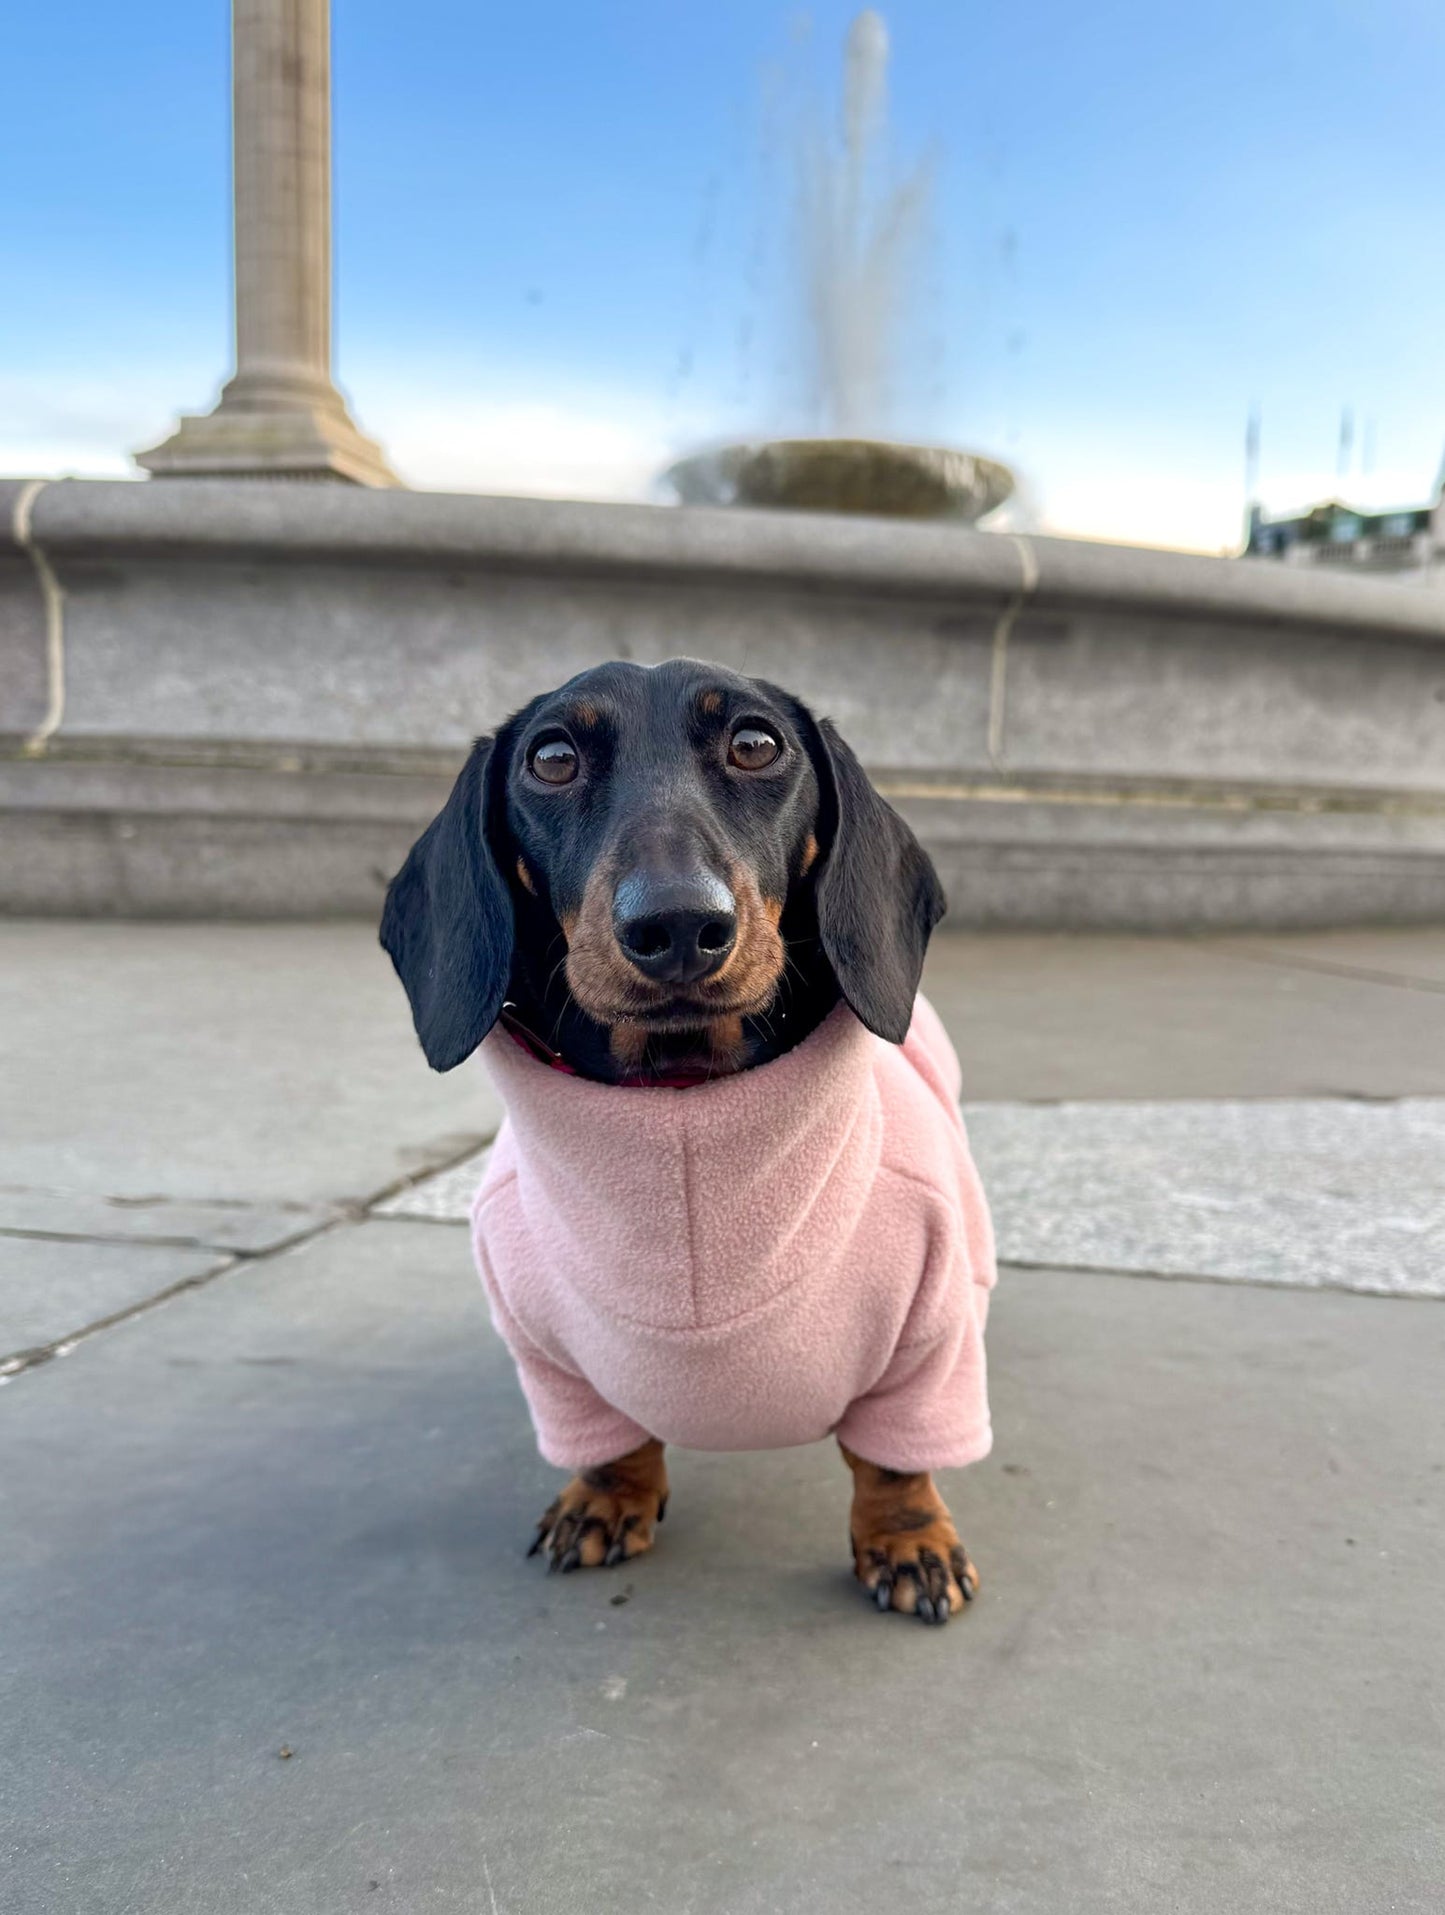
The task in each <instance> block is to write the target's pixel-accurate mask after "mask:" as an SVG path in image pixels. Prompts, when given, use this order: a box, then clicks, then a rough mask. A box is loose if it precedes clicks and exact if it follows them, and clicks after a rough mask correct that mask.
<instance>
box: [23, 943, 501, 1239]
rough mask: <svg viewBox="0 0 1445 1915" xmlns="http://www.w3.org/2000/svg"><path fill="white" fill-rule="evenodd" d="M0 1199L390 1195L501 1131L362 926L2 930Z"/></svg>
mask: <svg viewBox="0 0 1445 1915" xmlns="http://www.w3.org/2000/svg"><path fill="white" fill-rule="evenodd" d="M0 1031H3V1032H4V1034H5V1035H4V1062H3V1072H4V1095H3V1096H0V1182H3V1183H4V1184H6V1185H8V1186H11V1187H17V1186H18V1187H24V1188H33V1189H36V1190H53V1189H56V1188H60V1189H64V1190H67V1191H71V1192H74V1193H77V1194H88V1195H91V1196H96V1197H147V1198H154V1197H168V1198H186V1199H191V1200H196V1201H200V1202H211V1201H214V1200H216V1199H219V1198H228V1199H239V1200H242V1201H246V1202H251V1203H302V1204H312V1203H328V1202H339V1201H347V1200H358V1199H361V1198H365V1197H370V1196H374V1195H376V1194H377V1193H378V1192H379V1191H380V1190H382V1189H384V1188H385V1187H386V1186H387V1185H389V1184H391V1183H394V1182H395V1181H396V1180H397V1179H398V1178H400V1177H404V1176H408V1175H410V1174H412V1173H414V1172H415V1171H417V1170H420V1169H430V1168H434V1167H435V1166H436V1165H437V1164H439V1163H444V1162H446V1161H448V1160H449V1159H451V1158H454V1157H457V1156H459V1155H460V1154H461V1152H462V1151H463V1150H464V1149H465V1148H466V1147H467V1145H468V1143H476V1142H479V1141H481V1140H483V1139H484V1138H486V1137H487V1136H488V1135H490V1133H491V1131H492V1130H493V1129H494V1128H495V1126H496V1122H497V1106H496V1103H495V1100H494V1098H493V1096H492V1093H491V1088H490V1086H489V1084H488V1083H487V1080H486V1077H485V1075H484V1074H483V1073H482V1072H481V1071H480V1070H475V1069H473V1070H461V1071H456V1072H453V1073H451V1074H450V1075H449V1076H444V1077H439V1076H437V1075H436V1074H435V1073H434V1072H432V1071H430V1070H428V1068H427V1066H426V1063H425V1060H424V1059H423V1057H422V1054H421V1052H420V1050H419V1049H418V1047H417V1043H416V1039H415V1037H414V1036H413V1034H412V1030H411V1022H410V1018H409V1016H408V1013H407V1008H406V1000H405V998H404V997H403V995H402V992H401V987H400V986H399V985H398V984H397V982H396V979H395V977H394V976H393V975H392V971H391V966H390V964H389V963H388V961H387V959H386V957H385V955H384V954H383V952H382V951H381V949H380V948H379V946H378V945H377V943H376V936H375V932H374V930H373V929H372V928H371V927H369V926H366V925H358V924H316V925H308V924H299V925H298V924H285V925H280V924H275V925H270V924H251V925H247V924H193V923H187V924H153V923H151V924H123V923H75V922H69V921H66V922H54V923H45V922H39V921H36V922H25V921H9V922H5V921H0Z"/></svg>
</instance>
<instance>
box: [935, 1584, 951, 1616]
mask: <svg viewBox="0 0 1445 1915" xmlns="http://www.w3.org/2000/svg"><path fill="white" fill-rule="evenodd" d="M952 1614H953V1604H952V1603H951V1602H950V1601H949V1599H948V1594H947V1592H946V1591H945V1593H944V1594H943V1595H941V1596H940V1597H939V1599H938V1601H937V1602H936V1603H935V1604H934V1605H933V1620H934V1621H935V1622H947V1621H948V1619H949V1617H950V1616H951V1615H952Z"/></svg>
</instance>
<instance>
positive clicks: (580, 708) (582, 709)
mask: <svg viewBox="0 0 1445 1915" xmlns="http://www.w3.org/2000/svg"><path fill="white" fill-rule="evenodd" d="M572 722H573V724H574V725H576V726H578V727H579V729H580V730H582V731H590V730H591V729H592V727H593V726H594V725H595V724H597V723H598V722H599V718H598V711H597V707H596V706H595V705H587V704H583V705H574V706H573V707H572Z"/></svg>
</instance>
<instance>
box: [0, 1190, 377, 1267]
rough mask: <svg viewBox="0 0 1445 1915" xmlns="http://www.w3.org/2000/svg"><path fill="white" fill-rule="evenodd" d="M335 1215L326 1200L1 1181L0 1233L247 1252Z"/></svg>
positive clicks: (266, 1247)
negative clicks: (197, 1196) (21, 1186)
mask: <svg viewBox="0 0 1445 1915" xmlns="http://www.w3.org/2000/svg"><path fill="white" fill-rule="evenodd" d="M342 1214H343V1213H342V1212H341V1211H340V1210H338V1209H337V1208H336V1207H335V1206H334V1205H329V1204H286V1205H282V1204H247V1203H238V1202H234V1201H233V1202H231V1203H226V1204H196V1203H174V1202H172V1201H170V1200H169V1199H168V1198H164V1197H154V1198H146V1197H139V1198H137V1197H94V1196H89V1195H76V1194H74V1193H72V1192H68V1191H59V1190H18V1189H15V1188H12V1187H7V1186H3V1185H0V1237H4V1236H13V1235H16V1234H19V1235H22V1236H38V1237H62V1238H63V1237H74V1238H90V1239H92V1240H94V1241H97V1242H104V1243H163V1244H164V1243H169V1244H198V1245H203V1246H205V1247H206V1248H208V1249H211V1250H238V1251H244V1252H245V1253H246V1254H247V1255H254V1254H255V1253H256V1252H257V1251H260V1250H275V1249H277V1248H279V1246H280V1245H281V1244H283V1243H290V1242H291V1241H292V1239H293V1238H296V1237H302V1236H305V1235H306V1234H307V1233H308V1232H310V1231H312V1230H315V1229H318V1228H319V1227H320V1226H321V1225H322V1224H325V1223H328V1222H332V1221H334V1220H335V1219H336V1218H337V1217H339V1216H340V1215H342ZM0 1254H3V1248H0Z"/></svg>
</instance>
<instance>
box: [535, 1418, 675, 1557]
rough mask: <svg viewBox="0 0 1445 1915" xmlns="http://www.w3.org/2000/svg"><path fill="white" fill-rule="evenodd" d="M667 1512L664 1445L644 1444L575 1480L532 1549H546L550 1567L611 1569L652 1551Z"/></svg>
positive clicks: (552, 1508) (547, 1518)
mask: <svg viewBox="0 0 1445 1915" xmlns="http://www.w3.org/2000/svg"><path fill="white" fill-rule="evenodd" d="M666 1509H667V1467H666V1465H665V1464H664V1462H663V1460H662V1445H661V1443H658V1442H650V1443H644V1444H643V1445H642V1447H641V1448H640V1449H635V1450H632V1451H630V1452H629V1454H628V1455H626V1456H621V1457H619V1458H618V1459H617V1461H616V1462H615V1463H601V1464H598V1465H597V1467H596V1468H595V1469H585V1470H583V1471H582V1472H581V1474H580V1475H578V1476H574V1477H573V1478H572V1481H571V1482H570V1483H569V1484H568V1485H567V1487H566V1489H564V1490H563V1491H562V1494H561V1495H560V1496H559V1497H557V1498H556V1500H555V1501H554V1502H553V1503H552V1505H551V1506H550V1508H549V1509H548V1510H547V1513H546V1515H545V1516H543V1518H542V1520H541V1522H540V1523H538V1525H537V1534H536V1536H535V1538H534V1539H533V1542H532V1547H531V1548H530V1549H529V1550H528V1551H527V1554H528V1555H529V1556H535V1555H536V1554H537V1553H538V1552H539V1551H545V1552H546V1556H547V1569H548V1572H549V1574H550V1572H551V1571H552V1570H554V1569H559V1570H561V1571H562V1572H563V1574H564V1575H565V1574H566V1573H567V1572H568V1571H569V1570H573V1569H596V1568H598V1567H601V1568H605V1569H611V1568H612V1566H613V1565H614V1564H615V1563H625V1562H627V1561H629V1560H630V1559H631V1558H632V1557H633V1556H640V1555H641V1554H642V1552H643V1551H644V1550H645V1549H651V1547H652V1538H653V1533H654V1531H655V1529H656V1526H657V1524H658V1523H660V1522H661V1521H662V1518H663V1514H664V1512H665V1511H666Z"/></svg>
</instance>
